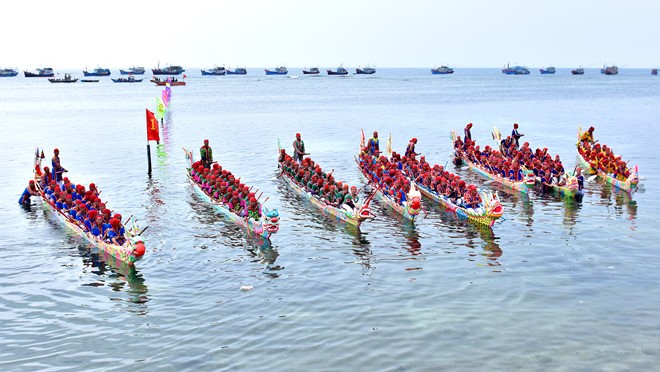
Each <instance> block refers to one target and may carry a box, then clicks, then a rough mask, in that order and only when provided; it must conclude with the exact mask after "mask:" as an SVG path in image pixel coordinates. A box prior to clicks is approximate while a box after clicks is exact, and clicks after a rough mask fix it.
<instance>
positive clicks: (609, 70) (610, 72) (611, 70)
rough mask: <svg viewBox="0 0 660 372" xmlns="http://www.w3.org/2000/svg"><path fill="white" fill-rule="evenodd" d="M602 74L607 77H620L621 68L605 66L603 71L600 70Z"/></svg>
mask: <svg viewBox="0 0 660 372" xmlns="http://www.w3.org/2000/svg"><path fill="white" fill-rule="evenodd" d="M600 73H601V74H605V75H618V74H619V68H618V67H616V66H607V67H605V66H603V68H602V69H600Z"/></svg>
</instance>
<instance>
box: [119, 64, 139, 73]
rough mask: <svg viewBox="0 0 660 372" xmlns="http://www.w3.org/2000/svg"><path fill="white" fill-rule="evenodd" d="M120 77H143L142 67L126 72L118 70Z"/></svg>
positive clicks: (132, 68) (129, 69)
mask: <svg viewBox="0 0 660 372" xmlns="http://www.w3.org/2000/svg"><path fill="white" fill-rule="evenodd" d="M119 73H120V74H122V75H144V67H135V66H133V67H131V68H128V69H126V70H119Z"/></svg>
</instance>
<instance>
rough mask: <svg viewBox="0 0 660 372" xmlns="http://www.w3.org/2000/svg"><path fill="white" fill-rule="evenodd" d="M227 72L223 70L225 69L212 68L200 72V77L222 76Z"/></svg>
mask: <svg viewBox="0 0 660 372" xmlns="http://www.w3.org/2000/svg"><path fill="white" fill-rule="evenodd" d="M226 72H227V70H225V67H224V66H223V67H214V68H211V69H208V70H202V76H208V75H213V76H224V75H225V73H226Z"/></svg>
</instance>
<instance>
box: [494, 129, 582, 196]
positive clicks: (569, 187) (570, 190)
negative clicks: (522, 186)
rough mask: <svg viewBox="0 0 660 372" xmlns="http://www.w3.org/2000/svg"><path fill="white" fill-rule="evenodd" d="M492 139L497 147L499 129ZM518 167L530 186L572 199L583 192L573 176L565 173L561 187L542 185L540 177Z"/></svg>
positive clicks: (495, 131)
mask: <svg viewBox="0 0 660 372" xmlns="http://www.w3.org/2000/svg"><path fill="white" fill-rule="evenodd" d="M493 139H494V140H495V141H496V142H497V145H498V146H499V144H500V143H501V141H502V134H501V133H500V131H499V129H497V127H494V128H493ZM507 158H508V159H510V160H513V159H512V158H511V157H509V156H507ZM520 166H521V168H522V169H523V171H524V172H525V177H526V180H525V182H527V180H534V183H531V181H530V186H535V185H537V186H539V187H541V188H544V189H548V190H551V191H553V192H556V193H557V194H559V195H560V196H562V197H565V198H574V197H578V196H581V195H582V194H583V191H582V190H580V189H579V187H578V180H577V178H576V177H575V175H574V174H571V173H569V172H566V183H565V184H564V185H561V186H560V185H556V184H552V185H548V184H544V183H542V182H541V177H538V176H535V175H534V172H533V171H532V170H529V169H527V168H526V167H525V166H524V165H523V164H522V163H521V164H520Z"/></svg>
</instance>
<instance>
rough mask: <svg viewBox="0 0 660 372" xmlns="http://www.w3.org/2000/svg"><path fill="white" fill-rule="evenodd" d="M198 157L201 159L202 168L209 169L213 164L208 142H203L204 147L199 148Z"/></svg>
mask: <svg viewBox="0 0 660 372" xmlns="http://www.w3.org/2000/svg"><path fill="white" fill-rule="evenodd" d="M199 156H200V157H201V158H202V166H203V167H204V168H210V167H211V164H212V163H213V149H212V148H211V146H209V140H207V139H205V140H204V146H202V147H200V148H199Z"/></svg>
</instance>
